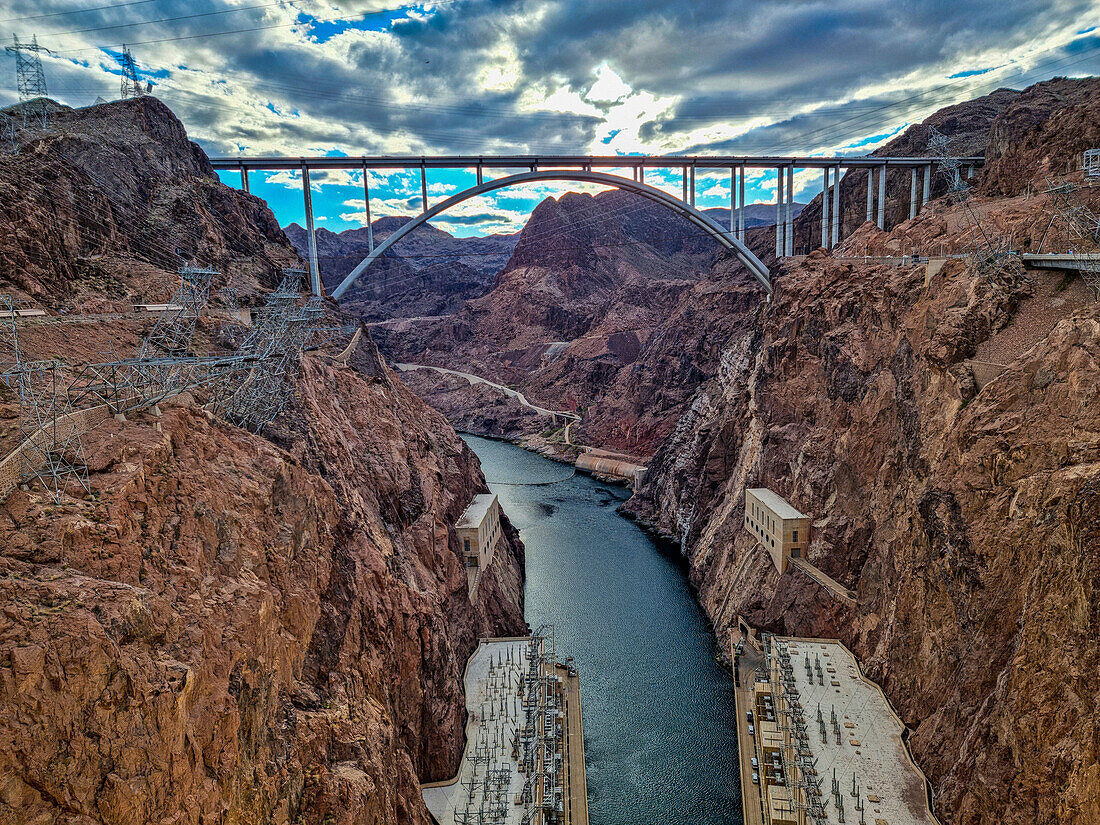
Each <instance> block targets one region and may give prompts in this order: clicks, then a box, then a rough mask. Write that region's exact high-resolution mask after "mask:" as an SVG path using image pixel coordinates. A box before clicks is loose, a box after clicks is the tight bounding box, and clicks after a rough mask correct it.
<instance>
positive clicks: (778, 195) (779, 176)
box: [775, 166, 784, 260]
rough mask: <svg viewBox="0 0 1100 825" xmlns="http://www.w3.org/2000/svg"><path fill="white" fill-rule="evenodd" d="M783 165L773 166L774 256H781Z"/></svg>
mask: <svg viewBox="0 0 1100 825" xmlns="http://www.w3.org/2000/svg"><path fill="white" fill-rule="evenodd" d="M783 227H784V221H783V167H782V166H777V167H776V168H775V258H776V260H779V259H780V258H782V257H783Z"/></svg>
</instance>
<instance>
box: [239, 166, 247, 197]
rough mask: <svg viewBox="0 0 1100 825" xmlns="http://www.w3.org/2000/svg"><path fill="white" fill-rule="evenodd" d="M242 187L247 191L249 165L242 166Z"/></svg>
mask: <svg viewBox="0 0 1100 825" xmlns="http://www.w3.org/2000/svg"><path fill="white" fill-rule="evenodd" d="M241 189H243V190H244V191H245V192H247V191H248V167H247V166H242V167H241Z"/></svg>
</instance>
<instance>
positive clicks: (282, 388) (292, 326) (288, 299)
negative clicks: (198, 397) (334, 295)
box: [214, 269, 324, 433]
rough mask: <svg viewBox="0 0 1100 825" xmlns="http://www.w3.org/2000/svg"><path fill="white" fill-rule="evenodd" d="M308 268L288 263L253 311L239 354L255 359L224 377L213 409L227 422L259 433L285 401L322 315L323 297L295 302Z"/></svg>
mask: <svg viewBox="0 0 1100 825" xmlns="http://www.w3.org/2000/svg"><path fill="white" fill-rule="evenodd" d="M305 278H306V273H305V271H304V270H301V269H286V270H284V271H283V279H282V281H281V282H280V283H279V286H277V287H276V288H275V290H274V291H273V292H271V293H269V294H268V296H267V303H266V305H265V306H264V308H263V310H261V311H260V312H259V313H257V315H256V318H255V320H254V321H253V325H252V329H251V330H249V332H248V335H246V336H245V339H244V341H242V342H241V346H240V347H239V348H238V349H237V353H238V355H241V356H243V357H247V358H251V359H253V360H254V366H253V368H252V370H251V371H250V372H249V373H248V374H247V375H245V376H243V377H239V376H233V377H231V378H230V380H229V381H227V382H225V383H223V385H222V387H221V389H220V391H219V393H218V399H217V401H216V402H215V404H214V406H215V409H216V410H217V411H218V412H219V413H220V414H221V415H222V416H223V417H224V418H225V419H226V420H227V421H229V422H231V423H233V424H236V425H237V426H239V427H244V428H245V429H248V430H251V431H252V432H256V433H258V432H259V431H260V430H262V429H263V428H264V427H265V426H266V425H267V424H269V423H270V422H271V421H272V420H273V419H274V418H275V417H276V416H277V415H278V414H279V413H280V412H281V411H282V410H283V408H284V407H285V406H286V404H287V402H288V401H289V400H290V396H291V395H292V392H293V386H292V385H293V380H294V377H295V375H296V374H297V371H298V366H299V363H300V356H301V353H302V351H303V350H304V349H306V347H307V346H308V345H309V343H310V339H311V338H313V337H314V335H315V333H316V331H317V329H318V326H319V323H320V321H321V320H322V319H323V317H324V306H323V305H322V303H321V299H320V298H317V297H313V298H310V299H309V301H308V303H306V305H305V306H299V304H298V302H299V300H301V299H302V298H303V297H304V295H303V290H304V287H305Z"/></svg>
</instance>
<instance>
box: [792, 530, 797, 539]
mask: <svg viewBox="0 0 1100 825" xmlns="http://www.w3.org/2000/svg"><path fill="white" fill-rule="evenodd" d="M791 541H798V531H797V530H793V531H791Z"/></svg>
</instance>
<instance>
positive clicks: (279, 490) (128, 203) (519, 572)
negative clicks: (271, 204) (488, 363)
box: [0, 99, 525, 825]
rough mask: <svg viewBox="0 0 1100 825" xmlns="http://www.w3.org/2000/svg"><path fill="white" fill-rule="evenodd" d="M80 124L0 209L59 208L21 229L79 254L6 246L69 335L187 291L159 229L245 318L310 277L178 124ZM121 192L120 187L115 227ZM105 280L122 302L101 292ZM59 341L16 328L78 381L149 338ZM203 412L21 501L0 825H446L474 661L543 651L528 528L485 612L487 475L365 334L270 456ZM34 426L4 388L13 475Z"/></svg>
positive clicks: (132, 427) (108, 441)
mask: <svg viewBox="0 0 1100 825" xmlns="http://www.w3.org/2000/svg"><path fill="white" fill-rule="evenodd" d="M101 108H108V109H112V110H117V111H113V113H112V112H106V113H104V112H102V111H101V112H96V111H95V110H96V109H101ZM59 118H60V123H59V127H58V130H57V132H56V133H53V134H51V135H39V136H35V135H21V136H20V139H21V140H24V142H25V145H24V147H23V151H21V152H20V153H19V154H18V155H5V156H4V157H0V186H4V185H8V184H10V183H11V182H12V181H14V180H16V179H17V178H18V176H19V175H20V174H22V172H21V171H20V170H21V169H25V168H26V167H27V164H31V163H32V161H33V163H35V164H37V167H36V168H53V169H54V172H55V174H56V175H57V177H58V179H59V181H61V183H62V184H63V185H58V186H56V187H54V188H53V189H51V190H50V191H49V192H46V191H42V192H41V195H42V197H43V198H46V199H47V200H45V201H43V202H42V203H39V204H38V205H37V206H36V207H35V208H34V209H30V210H28V211H26V212H25V213H23V215H22V216H21V217H20V216H16V217H12V218H11V223H10V225H11V226H14V227H15V228H16V229H18V232H19V233H24V232H31V231H34V232H36V233H37V235H38V236H39V237H40V238H41V239H43V243H46V242H47V241H48V242H49V243H50V244H52V243H54V241H53V240H50V239H56V241H57V243H56V245H54V246H49V248H46V247H45V246H36V245H35V243H31V242H26V243H23V242H20V241H19V238H18V236H17V237H14V238H13V237H11V236H5V238H6V240H5V243H6V244H7V245H6V246H5V245H3V244H0V255H3V256H4V260H6V261H8V262H12V261H18V260H22V261H23V264H22V265H21V268H19V269H18V272H16V273H14V274H13V273H11V271H10V270H6V271H5V278H4V279H0V280H5V281H6V283H3V284H0V291H4V292H14V293H15V294H16V295H22V296H25V297H29V298H32V299H35V300H37V301H38V302H39V303H41V304H42V305H44V306H46V307H48V308H49V309H50V312H51V314H53V313H55V312H59V311H60V310H63V309H68V310H69V311H70V312H72V311H74V310H75V311H85V312H87V311H90V310H91V309H92V308H103V307H107V308H109V307H111V306H113V304H114V303H118V302H122V303H125V302H127V301H130V300H134V299H135V298H136V297H137V296H138V295H140V294H141V293H142V291H143V290H146V289H153V288H156V289H163V288H165V287H168V288H169V289H170V288H171V284H172V281H173V280H174V277H173V274H172V271H171V269H172V268H174V265H173V264H172V262H171V261H170V260H162V259H160V258H158V257H157V255H156V254H155V253H157V250H160V249H161V246H157V247H155V248H154V247H149V246H148V245H146V243H145V242H144V241H141V240H140V238H139V235H140V234H141V233H142V232H144V231H146V229H147V228H148V227H149V224H148V223H147V222H146V218H148V220H152V217H153V216H155V215H156V214H159V212H158V208H159V207H158V206H157V204H158V203H160V204H167V205H168V206H170V208H171V210H172V212H173V215H174V218H173V220H174V224H173V225H174V226H175V227H176V228H177V229H178V230H179V232H180V233H182V236H185V237H197V238H200V239H205V240H204V241H203V245H202V247H201V249H202V251H203V252H204V254H206V255H208V256H209V257H208V258H207V259H206V260H209V261H212V262H217V263H219V266H220V267H222V268H223V275H224V276H225V277H226V278H229V277H232V276H236V278H237V283H240V284H242V285H243V286H245V287H248V288H250V292H249V293H248V294H247V295H244V296H242V297H245V298H247V299H249V300H254V301H257V302H260V301H262V292H263V291H262V289H261V287H262V285H263V284H264V283H271V282H272V281H274V279H275V278H277V277H278V268H279V267H280V266H282V265H284V264H290V263H294V262H297V256H296V255H295V254H294V252H293V250H292V249H291V248H290V246H289V243H288V242H287V241H286V239H285V237H284V236H283V235H282V232H281V231H280V230H279V229H278V226H277V224H275V222H274V219H273V218H271V213H270V211H268V210H267V208H266V206H264V205H263V203H262V202H261V201H259V200H258V199H256V198H253V197H251V196H248V195H244V194H240V193H234V192H232V191H231V190H228V189H227V188H226V187H224V186H222V185H221V184H219V183H218V182H217V181H216V179H214V177H213V174H212V172H209V170H208V164H206V161H205V156H202V154H201V152H200V151H199V150H198V149H197V148H195V147H193V145H192V144H190V143H189V142H187V141H186V137H185V135H184V133H183V129H182V126H180V125H179V124H178V121H175V119H174V118H173V117H172V116H171V113H169V112H168V111H167V109H166V108H165V107H163V105H162V104H159V103H157V102H156V101H151V100H148V99H145V100H135V101H128V102H122V103H117V104H109V105H108V106H107V107H94V108H93V109H92V110H82V111H81V112H75V113H62V115H59ZM97 129H98V130H100V131H102V132H103V134H102V145H99V146H97V145H94V139H93V134H94V133H95V131H96V130H97ZM112 130H113V131H112ZM73 135H77V136H78V138H79V142H80V143H81V145H83V146H85V147H86V152H85V155H84V156H85V161H83V162H79V163H78V162H77V161H76V160H74V159H73V158H74V155H72V153H71V152H68V150H66V154H65V155H64V158H65V159H64V161H63V162H62V161H61V160H58V158H57V157H56V156H55V155H54V154H52V153H53V152H54V151H55V150H58V149H59V147H58V142H60V143H62V144H65V142H66V141H70V140H76V139H77V138H74V137H73ZM128 147H129V148H128ZM61 148H64V146H62V147H61ZM130 149H132V151H130ZM127 158H129V159H130V160H129V161H127V160H126V159H127ZM51 163H52V164H54V166H53V167H50V164H51ZM105 167H110V168H114V169H115V171H116V172H117V173H118V174H119V175H122V176H123V177H125V178H126V181H124V183H126V185H125V186H120V187H118V188H117V189H115V190H112V194H111V196H110V198H108V197H107V196H106V195H104V198H106V200H101V201H96V197H97V196H96V193H95V185H94V177H92V176H94V175H98V174H99V171H102V170H103V169H104V168H105ZM161 167H163V168H161ZM82 170H83V171H82ZM97 170H99V171H97ZM158 170H159V171H158ZM173 170H175V171H173ZM177 172H178V174H177ZM85 190H87V191H85ZM38 191H39V190H37V189H32V190H31V193H30V194H29V195H28V197H32V196H33V195H34V193H35V192H38ZM150 193H151V194H150ZM147 196H148V197H150V198H151V200H150V201H147V200H145V198H146V197H147ZM51 198H52V200H49V199H51ZM112 198H113V199H114V200H112ZM85 203H93V204H98V206H97V208H96V210H90V209H85V208H84V207H83V206H80V204H85ZM150 204H151V205H150ZM147 208H148V209H150V210H151V213H148V214H147V213H146V212H143V211H142V210H145V209H147ZM124 211H125V212H126V215H127V217H126V218H125V219H124V220H117V221H115V220H114V219H113V218H114V217H116V216H118V215H121V214H122V213H123V212H124ZM143 216H144V217H143ZM8 217H10V216H5V217H4V220H5V221H7V220H8ZM31 218H33V219H34V220H36V221H38V224H37V226H31V225H30V223H28V222H27V221H29V220H30V219H31ZM20 221H22V223H21V222H20ZM6 225H9V224H6ZM104 239H106V240H104ZM167 240H169V241H171V240H172V238H168V239H167ZM245 253H247V254H246V255H245V259H244V260H243V261H239V260H238V257H237V256H238V255H239V254H245ZM253 253H254V254H253ZM20 255H22V256H24V257H23V258H22V259H20V258H19V257H18V256H20ZM89 262H90V263H89ZM234 262H236V263H234ZM93 263H94V264H95V266H96V267H97V271H100V272H105V271H108V268H109V272H110V273H112V274H111V275H110V277H107V276H103V277H100V276H96V277H89V276H87V273H88V271H89V270H88V269H87V267H88V266H91V265H92V264H93ZM169 294H170V293H169ZM164 298H167V295H165V296H164ZM162 300H163V299H162ZM329 310H330V312H334V311H335V310H334V309H333V308H332V307H329ZM55 320H56V319H55ZM63 320H66V321H67V323H64V324H60V323H52V324H39V323H37V322H36V323H34V324H30V325H24V324H22V323H21V325H20V333H21V334H20V344H21V348H22V350H23V356H24V358H27V359H30V358H45V357H63V358H65V359H68V360H69V361H70V362H71V363H74V364H78V363H79V362H80V361H88V360H95V359H96V358H97V357H98V355H99V353H100V351H101V350H107V349H111V350H114V351H121V352H131V351H132V350H133V348H134V347H135V345H136V343H137V341H138V340H139V339H140V335H141V334H142V332H143V325H142V323H141V322H140V321H135V320H133V319H125V318H120V319H117V320H112V319H111V318H107V317H96V318H90V319H89V318H85V319H84V320H83V321H82V322H80V323H75V322H74V321H76V320H79V319H74V318H71V317H70V318H67V319H63ZM343 320H346V319H343ZM146 326H147V324H146ZM223 333H225V331H224V330H220V329H219V323H218V322H217V320H216V319H213V318H204V319H202V320H201V321H200V323H199V325H198V330H197V334H196V338H195V346H196V349H197V350H199V351H211V352H217V351H224V350H223V349H222V348H220V346H219V344H218V342H219V341H220V340H222V338H223V337H225V335H224V334H223ZM230 337H231V336H230ZM9 355H10V354H9ZM196 393H197V394H198V395H200V396H201V394H202V391H201V390H198V391H196ZM202 400H203V399H202V398H201V397H198V398H196V397H192V396H190V395H182V396H179V397H178V398H177V399H176V400H175V401H173V402H171V403H170V404H166V405H164V409H163V415H161V416H154V415H153V414H152V413H142V414H139V415H136V416H133V417H132V419H131V420H129V421H117V420H114V419H108V420H107V421H106V422H104V423H103V424H101V425H100V426H98V427H97V428H96V429H94V430H92V431H91V432H90V433H89V434H88V435H86V436H85V439H84V448H85V454H86V458H87V462H88V467H89V488H90V490H89V491H88V492H85V491H83V490H81V489H80V487H79V485H76V484H75V483H74V484H72V485H70V487H69V490H68V492H69V494H70V495H69V496H67V497H65V498H64V499H63V501H62V503H61V504H60V505H55V504H53V502H52V500H51V499H49V498H47V497H46V496H44V495H43V494H42V493H41V491H40V490H38V489H36V488H34V487H28V488H27V489H23V490H18V491H16V492H14V493H12V494H11V495H10V496H9V497H8V498H7V499H6V500H5V501H4V502H2V503H0V823H3V825H17V824H18V825H23V824H24V823H29V822H34V823H59V824H60V823H65V825H91V823H102V825H122V823H127V825H143V823H147V822H173V823H195V825H198V824H199V823H213V822H218V823H242V825H243V823H250V824H251V823H287V824H288V825H289V823H295V824H297V823H303V825H321V823H324V825H337V823H339V824H340V825H343V824H344V823H347V825H351V823H356V825H359V824H360V823H364V822H366V823H387V824H393V825H396V823H402V825H404V823H424V824H425V825H426V823H428V822H429V821H430V820H429V816H428V813H427V810H426V808H425V807H424V805H423V801H422V798H421V794H420V789H419V782H420V781H423V780H430V779H441V778H445V777H447V776H450V775H453V773H454V771H455V770H456V768H457V765H458V759H459V756H460V754H461V752H462V747H463V731H464V725H465V718H464V714H465V701H464V697H463V691H462V673H463V669H464V667H465V663H466V659H467V657H468V656H469V654H470V653H471V652H472V651H473V650H474V648H475V646H476V643H477V639H478V637H479V636H492V635H500V634H504V635H514V634H519V633H522V632H524V630H525V624H524V621H523V615H522V578H523V556H522V546H521V545H520V543H519V542H518V540H517V538H516V536H515V533H514V531H512V530H511V528H510V527H508V526H507V525H506V528H505V533H506V541H505V545H504V546H503V547H502V548H500V549H498V551H497V553H496V555H495V559H494V562H493V565H492V566H491V567H490V568H489V569H488V570H487V571H486V573H485V574H483V576H482V577H481V580H480V586H479V590H478V593H477V595H476V597H475V598H474V600H473V601H472V602H471V600H470V597H469V596H468V591H467V584H466V582H467V578H466V570H465V567H464V564H463V561H462V558H461V553H460V549H459V545H458V541H457V539H456V537H455V535H454V532H453V529H452V525H453V524H454V522H455V521H456V520H457V518H458V517H459V515H460V514H461V512H462V511H463V509H464V508H465V507H466V505H467V504H468V502H469V500H470V498H471V497H472V495H473V494H474V493H475V492H480V491H482V490H484V489H485V484H484V479H483V477H482V475H481V472H480V469H479V467H478V462H477V459H476V457H475V456H474V455H473V454H472V453H471V452H470V450H469V449H468V448H467V447H466V446H465V444H464V443H463V442H462V441H461V440H460V439H459V438H458V437H457V436H456V435H455V433H454V431H453V430H452V429H451V427H450V426H449V425H448V424H447V423H446V421H445V420H444V419H443V418H442V416H440V415H439V414H438V413H436V412H434V411H433V410H431V409H430V408H429V407H427V406H426V405H425V404H424V403H423V402H421V401H420V400H419V399H418V398H417V397H416V396H414V395H413V394H412V393H411V392H410V391H409V390H408V389H407V388H406V387H405V386H404V385H403V384H402V383H401V382H400V380H399V379H398V378H397V377H396V376H395V375H394V374H393V373H391V372H390V370H389V369H388V368H387V367H386V366H385V365H384V364H383V362H382V360H381V359H380V357H379V356H378V352H377V350H376V349H375V347H374V344H373V342H372V341H371V339H370V337H369V336H368V335H363V336H362V338H361V339H360V340H359V344H358V347H357V349H356V350H355V352H354V353H353V354H352V356H351V358H350V359H349V366H346V367H345V366H338V365H336V364H335V363H333V362H332V361H331V360H329V359H326V358H324V357H323V356H321V355H309V356H306V357H305V358H304V362H303V368H302V373H301V376H300V379H299V380H298V382H297V386H296V388H295V391H294V397H293V399H292V400H291V402H290V404H289V406H288V407H287V409H286V410H285V412H284V413H282V414H281V415H280V417H279V418H278V419H276V421H275V422H274V423H273V424H272V425H270V426H269V427H268V428H267V429H266V430H265V432H264V435H263V436H259V435H253V434H251V433H249V432H247V431H244V430H242V429H239V428H236V427H233V426H230V425H228V424H226V423H224V422H220V421H217V420H215V419H213V418H212V417H211V416H210V415H208V414H207V413H206V412H205V411H204V410H203V409H202V408H201V407H200V405H199V402H201V401H202ZM15 414H16V405H15V399H14V397H13V395H12V393H11V391H10V390H9V389H8V388H6V387H0V437H2V438H0V444H2V445H4V448H5V451H6V449H7V447H10V446H13V444H14V440H15V439H17V438H18V427H17V426H16V421H15V418H14V416H15Z"/></svg>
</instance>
